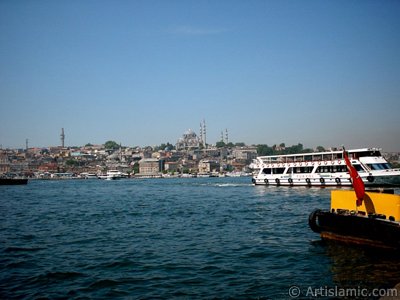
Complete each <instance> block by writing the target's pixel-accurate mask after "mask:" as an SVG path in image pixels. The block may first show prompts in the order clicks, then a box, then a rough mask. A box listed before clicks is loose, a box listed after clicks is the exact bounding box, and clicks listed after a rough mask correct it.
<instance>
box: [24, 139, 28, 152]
mask: <svg viewBox="0 0 400 300" xmlns="http://www.w3.org/2000/svg"><path fill="white" fill-rule="evenodd" d="M25 150H26V151H28V139H26V140H25Z"/></svg>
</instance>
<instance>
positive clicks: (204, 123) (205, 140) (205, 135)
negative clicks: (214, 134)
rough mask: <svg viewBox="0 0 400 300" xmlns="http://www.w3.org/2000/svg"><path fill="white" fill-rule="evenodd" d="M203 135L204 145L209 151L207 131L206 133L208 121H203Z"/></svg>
mask: <svg viewBox="0 0 400 300" xmlns="http://www.w3.org/2000/svg"><path fill="white" fill-rule="evenodd" d="M203 135H204V139H203V143H204V148H206V149H207V131H206V120H204V119H203Z"/></svg>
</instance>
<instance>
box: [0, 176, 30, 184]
mask: <svg viewBox="0 0 400 300" xmlns="http://www.w3.org/2000/svg"><path fill="white" fill-rule="evenodd" d="M27 183H28V179H27V178H0V185H22V184H27Z"/></svg>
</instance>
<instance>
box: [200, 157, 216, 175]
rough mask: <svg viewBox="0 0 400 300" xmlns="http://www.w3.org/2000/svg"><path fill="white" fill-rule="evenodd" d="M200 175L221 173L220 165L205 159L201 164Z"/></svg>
mask: <svg viewBox="0 0 400 300" xmlns="http://www.w3.org/2000/svg"><path fill="white" fill-rule="evenodd" d="M198 168H199V173H200V174H201V173H211V172H219V169H220V163H219V162H218V161H216V160H208V159H203V160H201V161H200V162H199V166H198Z"/></svg>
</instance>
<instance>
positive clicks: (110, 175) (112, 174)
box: [98, 170, 128, 180]
mask: <svg viewBox="0 0 400 300" xmlns="http://www.w3.org/2000/svg"><path fill="white" fill-rule="evenodd" d="M98 177H99V178H100V179H105V180H116V179H121V178H128V174H125V173H122V172H121V171H118V170H109V171H107V174H102V175H99V176H98Z"/></svg>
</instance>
